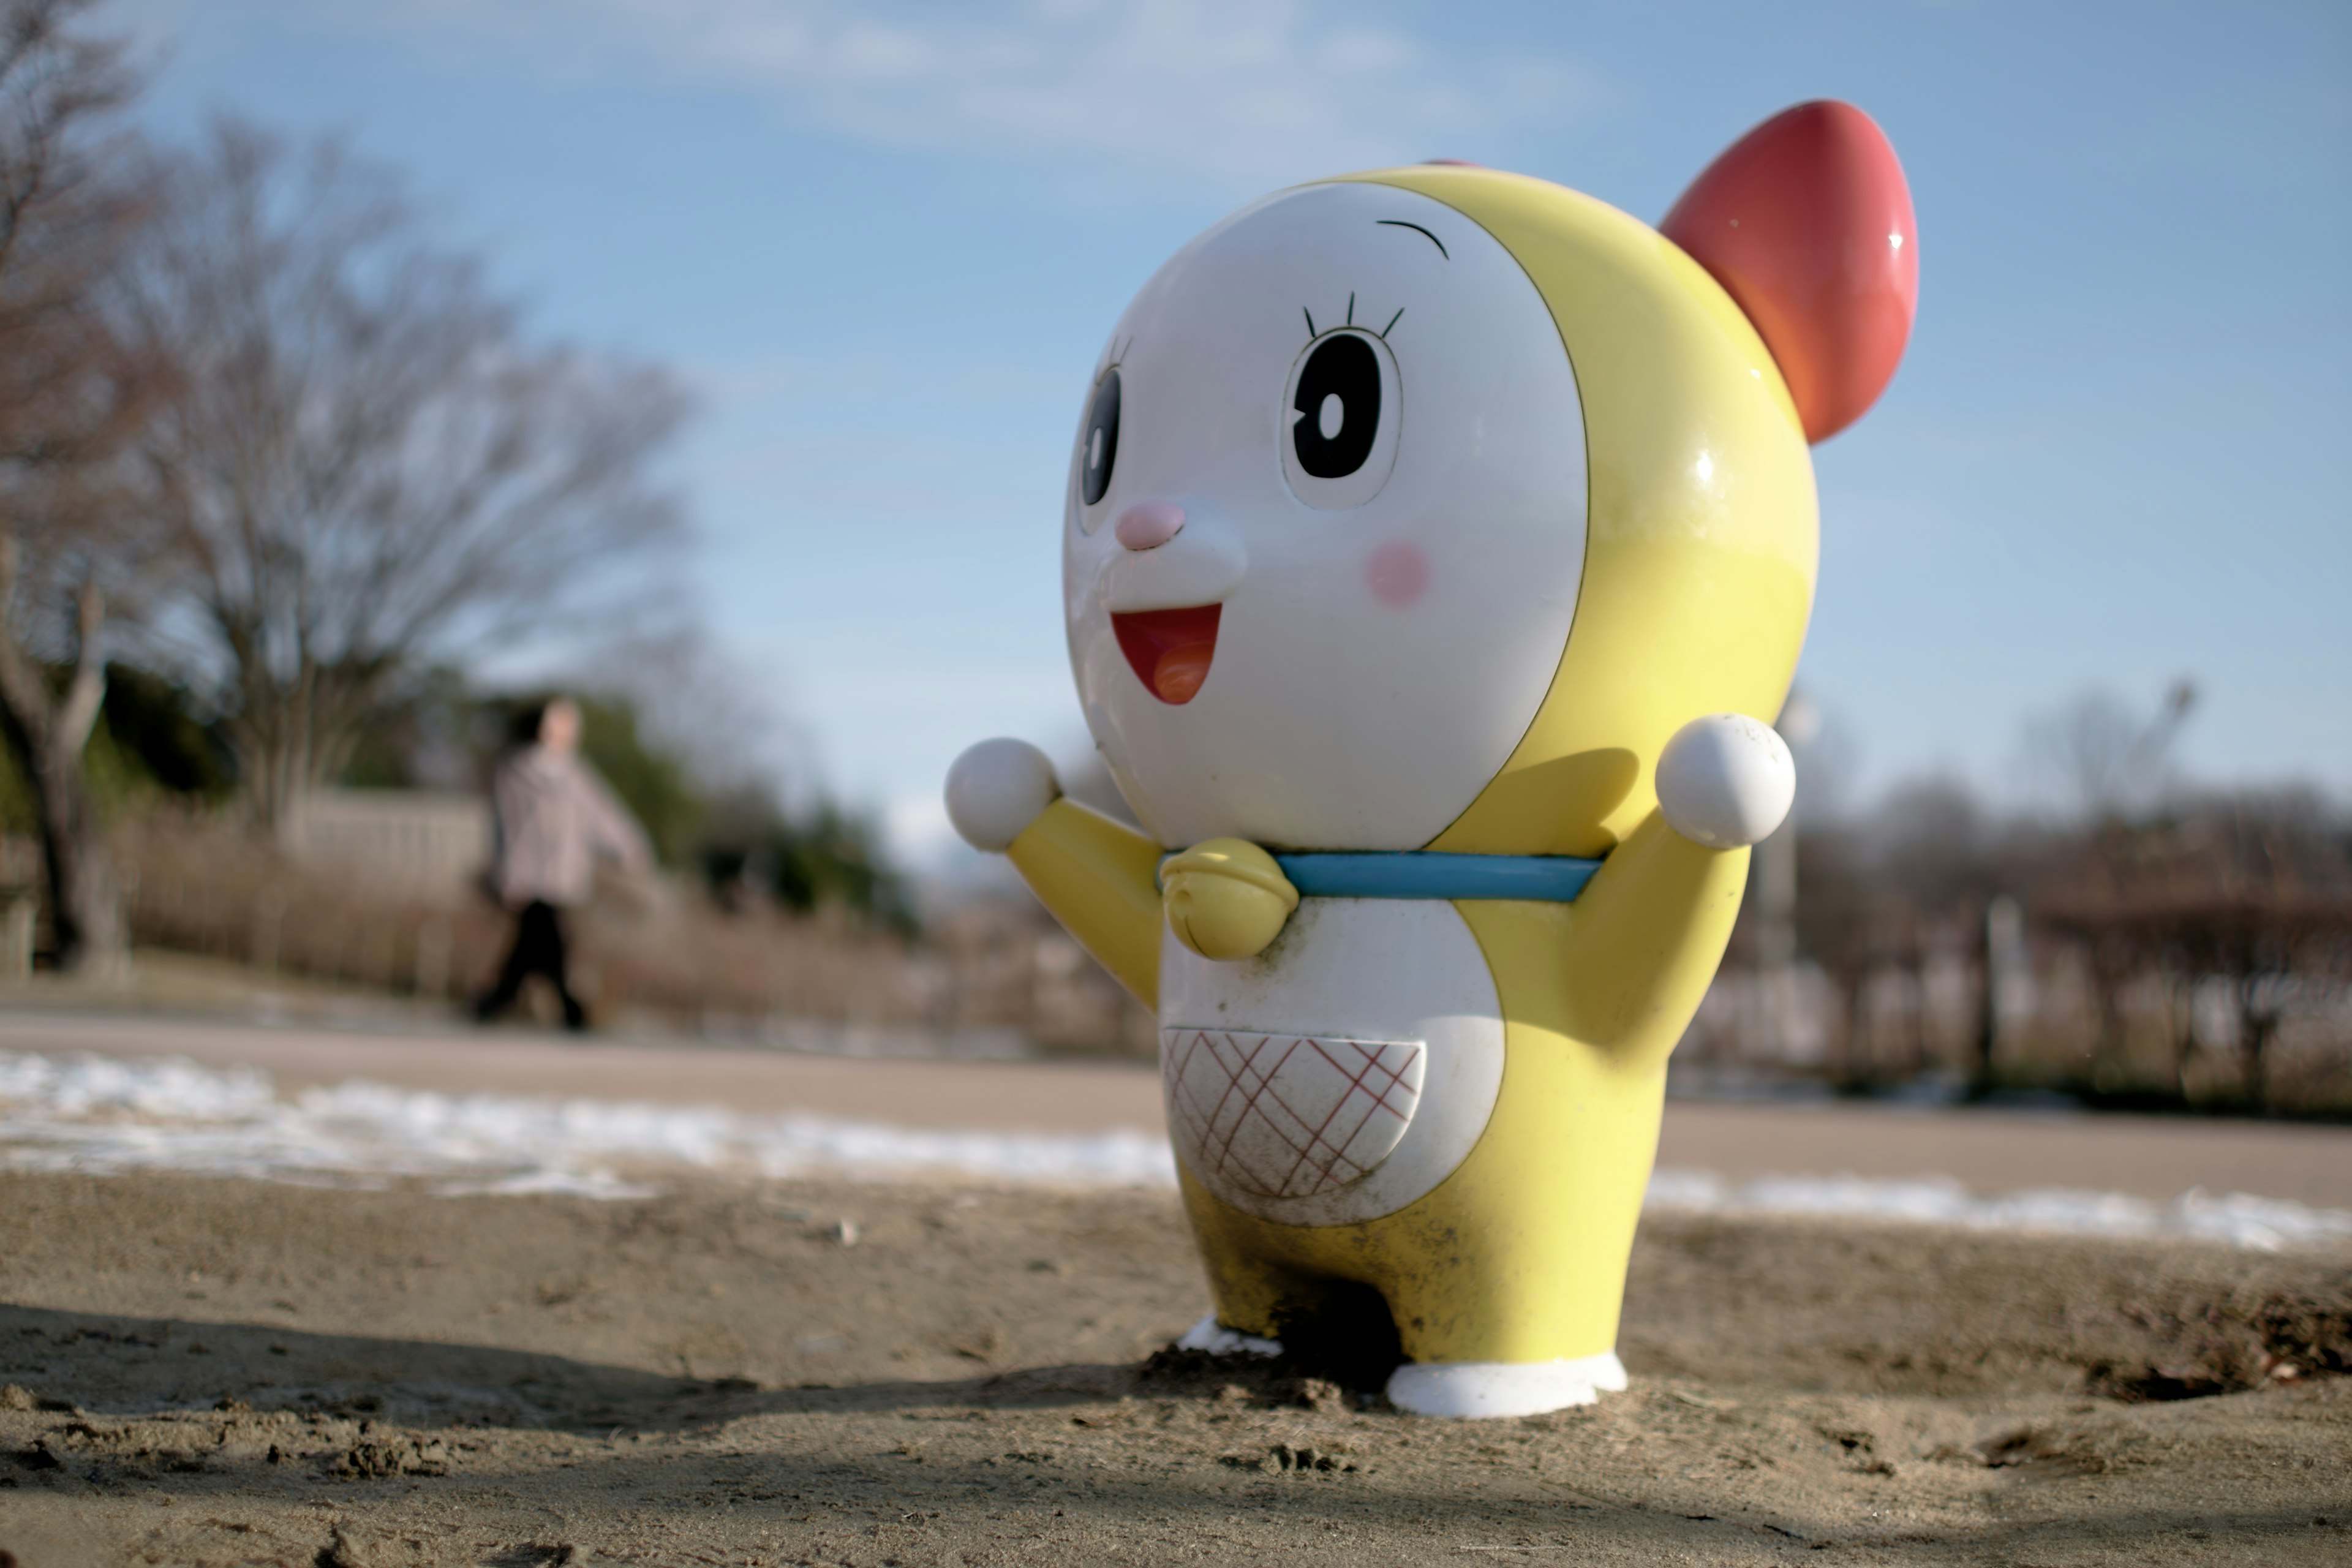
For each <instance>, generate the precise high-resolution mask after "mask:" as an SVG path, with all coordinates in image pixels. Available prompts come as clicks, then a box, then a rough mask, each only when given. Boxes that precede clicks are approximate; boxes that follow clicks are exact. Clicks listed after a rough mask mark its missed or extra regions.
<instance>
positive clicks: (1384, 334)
mask: <svg viewBox="0 0 2352 1568" xmlns="http://www.w3.org/2000/svg"><path fill="white" fill-rule="evenodd" d="M1298 313H1299V314H1300V315H1302V316H1304V317H1306V318H1307V342H1310V343H1311V342H1314V341H1315V340H1316V339H1317V338H1319V337H1321V336H1322V335H1323V334H1322V332H1320V331H1317V330H1316V327H1315V312H1314V311H1312V310H1308V309H1307V307H1306V306H1304V305H1301V306H1299V307H1298ZM1403 320H1404V307H1403V306H1402V305H1399V306H1398V307H1397V313H1396V314H1395V315H1393V316H1391V317H1390V318H1389V324H1388V325H1387V326H1385V327H1382V328H1381V330H1380V331H1377V332H1373V333H1372V336H1374V337H1376V338H1378V339H1380V340H1381V342H1388V341H1389V333H1390V332H1391V331H1394V330H1395V329H1396V324H1397V323H1398V322H1399V321H1403ZM1355 324H1356V292H1355V290H1354V289H1349V291H1348V317H1347V320H1345V321H1341V322H1340V323H1339V327H1334V328H1331V329H1329V330H1330V331H1339V330H1340V328H1342V327H1352V326H1354V325H1355ZM1363 330H1364V331H1370V328H1365V329H1363Z"/></svg>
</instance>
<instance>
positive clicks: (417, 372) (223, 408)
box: [132, 121, 685, 837]
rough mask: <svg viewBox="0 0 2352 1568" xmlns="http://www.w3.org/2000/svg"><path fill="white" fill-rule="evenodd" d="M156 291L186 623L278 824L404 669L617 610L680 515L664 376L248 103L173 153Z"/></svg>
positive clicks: (149, 297) (152, 276) (158, 472)
mask: <svg viewBox="0 0 2352 1568" xmlns="http://www.w3.org/2000/svg"><path fill="white" fill-rule="evenodd" d="M170 184H171V187H172V197H173V199H172V201H171V203H170V205H169V207H168V209H167V211H166V212H165V213H164V215H163V217H162V219H161V221H160V222H159V223H158V225H157V226H156V231H155V237H154V242H153V243H152V245H151V246H150V247H147V249H146V252H145V262H144V265H143V266H142V269H141V272H140V275H139V279H138V283H137V287H136V289H134V291H133V295H132V299H133V307H132V308H133V311H134V314H135V317H136V319H137V321H139V323H140V325H141V327H142V331H144V333H145V334H146V335H147V338H148V341H150V342H152V344H153V345H154V346H155V348H156V350H157V352H159V353H164V354H167V355H168V356H170V358H171V359H172V360H173V362H174V363H177V364H178V365H179V366H180V367H181V368H182V372H183V374H184V378H185V388H186V390H185V393H184V395H183V396H181V397H180V398H178V399H176V400H174V402H173V404H172V405H170V407H169V408H168V409H167V410H165V412H164V413H163V416H162V417H160V418H158V419H157V420H155V421H153V422H152V426H151V427H150V429H149V431H148V434H147V437H146V439H145V444H144V447H143V452H144V457H145V460H146V462H147V464H148V466H149V468H150V471H151V472H152V478H153V482H154V485H155V488H156V489H157V491H158V493H159V495H160V498H161V500H160V502H159V515H160V517H161V520H162V521H163V525H164V526H165V527H166V529H167V530H168V531H170V533H171V535H172V539H173V546H174V548H175V549H176V551H177V552H178V554H179V559H180V560H181V561H182V562H183V563H184V574H185V575H184V592H183V594H182V595H181V597H180V599H179V601H178V605H177V609H178V615H177V617H176V619H174V620H173V621H171V622H170V623H169V624H170V625H171V626H173V629H174V630H175V631H176V633H177V634H178V636H179V637H181V639H182V642H183V644H184V652H185V654H186V655H187V662H188V665H189V667H190V668H191V669H192V670H193V671H194V674H195V675H196V676H197V677H198V679H200V680H201V681H206V682H209V684H210V685H211V687H212V689H214V691H215V695H216V700H217V701H218V704H219V706H220V708H221V710H222V711H223V712H225V713H226V714H227V715H228V717H229V719H230V732H231V737H232V740H233V743H234V744H235V746H236V750H237V752H238V755H239V761H240V763H241V769H242V773H243V778H244V782H245V786H246V789H247V793H248V795H249V798H250V800H251V803H252V805H253V806H254V808H255V811H256V814H257V820H258V822H259V824H260V825H261V826H264V827H266V828H268V829H270V830H272V831H274V832H276V833H278V835H279V836H281V837H283V836H285V835H286V834H288V833H289V831H290V830H291V829H292V828H293V826H295V823H296V822H297V820H298V813H299V805H300V802H301V799H302V797H303V795H305V793H306V792H308V791H309V790H310V789H311V788H313V787H315V786H316V785H318V784H321V783H323V782H326V781H328V780H330V779H331V778H332V777H333V776H334V775H335V774H336V773H337V772H338V771H339V770H340V769H341V766H342V765H343V763H344V762H345V761H346V760H347V759H348V758H349V756H350V755H351V752H352V746H353V744H354V742H355V741H356V740H357V738H358V736H359V733H360V731H361V728H362V726H363V725H364V724H365V722H366V721H367V720H368V719H369V717H370V715H371V714H372V713H373V711H374V710H376V708H377V706H378V704H379V703H380V702H381V701H382V700H383V699H384V697H385V695H386V694H387V692H388V691H389V689H391V687H392V684H393V683H394V681H395V680H396V679H398V678H399V677H400V676H401V675H402V674H403V672H404V671H406V670H409V669H411V668H415V667H416V666H417V665H418V664H419V663H420V662H422V661H425V660H427V659H436V658H437V659H457V658H464V657H466V656H467V655H468V654H471V653H478V652H480V651H482V650H483V649H484V648H486V647H488V646H489V645H492V644H495V643H498V642H500V641H511V640H513V639H517V638H520V637H528V636H530V635H531V634H533V633H537V632H542V631H544V630H546V629H547V628H548V627H549V626H550V625H551V620H552V619H553V618H554V617H556V616H569V617H571V618H572V625H573V626H580V625H583V624H588V625H593V624H595V619H594V618H595V616H598V615H600V614H608V613H610V612H611V611H612V610H613V608H614V605H615V604H616V602H617V601H618V600H620V599H624V598H626V597H628V596H630V595H633V594H635V593H637V592H639V591H640V590H642V589H643V588H644V587H645V586H646V584H647V583H649V582H651V581H654V580H656V578H657V576H658V573H657V572H656V571H654V570H652V568H653V567H655V566H656V564H657V563H658V560H659V552H660V551H661V550H662V548H663V547H664V546H666V545H667V544H668V543H670V542H672V541H673V540H674V539H675V538H676V537H677V514H676V510H675V508H674V507H673V505H672V504H671V502H670V500H669V499H668V498H667V496H666V495H665V494H664V493H663V492H662V490H661V489H659V487H658V486H657V485H656V483H655V482H654V480H653V479H652V478H651V471H652V466H653V464H654V463H655V461H656V458H658V457H659V455H660V454H661V453H662V451H663V449H664V447H665V446H666V444H667V441H668V440H669V438H670V437H672V435H673V434H674V433H675V431H676V430H677V426H678V425H679V423H680V420H681V418H682V416H683V413H684V406H685V405H684V399H683V397H682V395H681V393H680V391H679V389H678V388H677V385H676V384H675V383H673V382H672V381H671V380H670V379H669V378H668V377H667V375H665V374H662V373H660V372H658V371H656V370H654V369H651V368H647V367H644V366H639V365H634V364H629V363H621V362H618V361H614V360H610V359H604V358H596V357H592V356H589V355H586V354H583V353H578V352H574V351H572V350H569V349H565V348H562V347H547V346H543V345H541V344H540V343H537V342H532V341H530V338H529V337H528V336H527V334H526V332H525V331H524V329H523V327H522V324H521V322H520V318H519V315H518V312H517V310H515V308H514V307H513V306H512V305H511V304H510V303H509V302H508V301H506V300H502V299H500V298H499V297H498V296H496V295H495V294H494V293H493V292H492V291H491V290H490V289H488V286H487V285H486V284H485V282H484V281H483V279H482V276H481V271H480V268H479V267H478V264H477V263H476V262H475V261H474V260H473V259H471V258H468V257H467V256H464V255H462V254H457V253H455V252H453V251H451V250H448V249H446V248H445V247H440V246H438V245H436V243H434V242H433V241H432V240H431V239H430V238H429V237H427V236H426V234H425V226H424V225H423V224H422V223H421V221H420V220H419V219H418V217H417V216H416V215H415V213H414V211H413V210H412V209H411V208H410V206H409V205H408V204H407V203H406V202H405V200H404V197H403V195H402V191H401V187H400V184H399V182H398V181H397V180H396V179H395V178H394V177H393V176H392V175H390V174H386V173H385V172H383V171H382V170H379V169H377V168H374V167H373V166H370V165H368V164H365V163H361V162H358V161H355V160H354V159H352V157H350V156H349V155H348V154H346V153H344V152H343V151H342V150H341V148H340V147H339V146H337V145H335V144H333V143H331V142H330V143H323V144H320V145H317V146H314V147H310V148H308V149H305V150H299V151H297V150H295V149H292V148H289V146H288V145H286V144H285V143H283V142H279V141H278V140H276V139H274V138H272V137H270V136H268V135H267V134H264V133H263V132H258V131H256V130H254V129H252V128H250V127H247V126H244V125H240V124H237V123H236V122H233V121H224V122H222V123H221V124H219V125H218V126H216V127H215V130H214V132H213V133H212V135H211V137H210V140H209V142H207V144H206V145H205V148H204V149H203V151H202V152H201V153H199V154H197V155H195V156H193V157H191V158H188V159H186V160H184V162H182V163H179V164H177V165H176V166H174V167H173V168H172V169H171V171H170Z"/></svg>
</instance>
